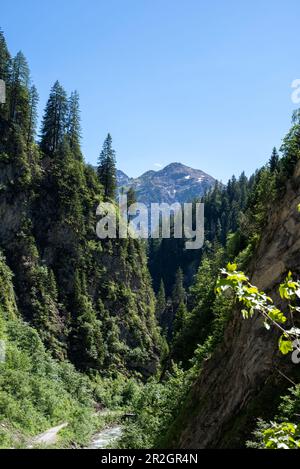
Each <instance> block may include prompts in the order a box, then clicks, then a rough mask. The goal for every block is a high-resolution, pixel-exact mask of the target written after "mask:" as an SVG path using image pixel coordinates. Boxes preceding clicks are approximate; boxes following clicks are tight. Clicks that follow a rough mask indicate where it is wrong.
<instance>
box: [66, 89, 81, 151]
mask: <svg viewBox="0 0 300 469" xmlns="http://www.w3.org/2000/svg"><path fill="white" fill-rule="evenodd" d="M67 135H68V139H69V143H70V148H71V150H72V151H73V152H75V154H76V156H77V157H78V159H81V157H82V155H81V151H80V138H81V126H80V108H79V94H78V92H77V91H73V92H72V93H71V96H70V97H69V100H68V117H67Z"/></svg>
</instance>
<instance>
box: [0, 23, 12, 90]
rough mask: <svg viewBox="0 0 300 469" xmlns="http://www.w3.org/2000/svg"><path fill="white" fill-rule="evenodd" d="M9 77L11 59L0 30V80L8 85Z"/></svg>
mask: <svg viewBox="0 0 300 469" xmlns="http://www.w3.org/2000/svg"><path fill="white" fill-rule="evenodd" d="M10 75H11V58H10V54H9V52H8V48H7V45H6V41H5V37H4V34H3V31H2V30H1V29H0V79H1V80H4V81H5V82H6V84H7V83H8V81H9V79H10Z"/></svg>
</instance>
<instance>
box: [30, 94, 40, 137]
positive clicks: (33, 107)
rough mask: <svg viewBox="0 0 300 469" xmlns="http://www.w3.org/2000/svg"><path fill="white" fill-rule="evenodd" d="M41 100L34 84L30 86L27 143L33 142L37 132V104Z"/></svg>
mask: <svg viewBox="0 0 300 469" xmlns="http://www.w3.org/2000/svg"><path fill="white" fill-rule="evenodd" d="M38 102H39V95H38V92H37V89H36V87H35V86H34V85H32V86H31V88H30V93H29V115H28V127H27V145H29V144H30V143H32V141H33V140H34V137H35V134H36V126H37V105H38Z"/></svg>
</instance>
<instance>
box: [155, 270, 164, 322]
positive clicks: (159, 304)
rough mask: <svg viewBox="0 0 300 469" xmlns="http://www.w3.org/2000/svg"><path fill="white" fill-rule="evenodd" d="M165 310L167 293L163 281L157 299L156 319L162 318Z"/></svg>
mask: <svg viewBox="0 0 300 469" xmlns="http://www.w3.org/2000/svg"><path fill="white" fill-rule="evenodd" d="M165 309H166V293H165V286H164V282H163V280H162V279H161V281H160V287H159V290H158V294H157V298H156V308H155V311H156V317H157V319H158V320H159V319H160V318H161V316H162V314H163V313H164V311H165Z"/></svg>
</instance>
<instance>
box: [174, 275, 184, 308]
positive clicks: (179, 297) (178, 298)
mask: <svg viewBox="0 0 300 469" xmlns="http://www.w3.org/2000/svg"><path fill="white" fill-rule="evenodd" d="M185 297H186V295H185V289H184V287H183V272H182V270H181V268H179V269H178V270H177V272H176V276H175V282H174V286H173V292H172V303H173V308H174V309H175V310H176V309H177V308H178V307H179V305H180V303H185Z"/></svg>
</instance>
